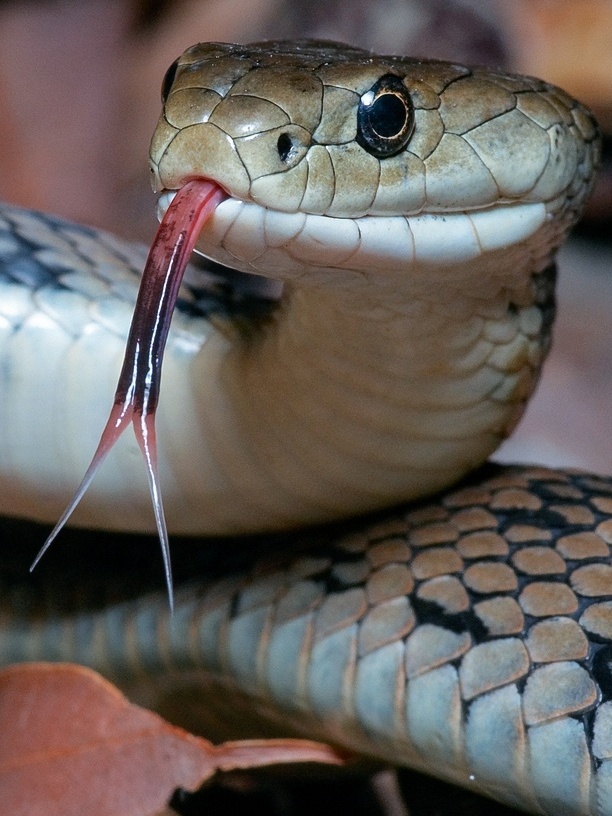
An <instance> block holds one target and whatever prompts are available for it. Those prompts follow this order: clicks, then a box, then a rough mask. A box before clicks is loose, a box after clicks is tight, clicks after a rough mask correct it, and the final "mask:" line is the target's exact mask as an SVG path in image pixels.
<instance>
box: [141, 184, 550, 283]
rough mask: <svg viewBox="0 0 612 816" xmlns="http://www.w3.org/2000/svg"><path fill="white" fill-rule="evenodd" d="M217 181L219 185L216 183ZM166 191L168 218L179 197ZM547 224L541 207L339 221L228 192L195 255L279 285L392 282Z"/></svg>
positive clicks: (162, 200)
mask: <svg viewBox="0 0 612 816" xmlns="http://www.w3.org/2000/svg"><path fill="white" fill-rule="evenodd" d="M213 183H214V182H213ZM176 194H177V191H176V190H162V191H161V194H160V195H159V199H158V204H157V214H158V217H159V218H162V217H163V215H164V213H165V212H166V210H167V208H168V207H169V206H170V203H171V202H172V201H173V199H174V197H175V196H176ZM546 220H547V207H546V204H544V203H541V202H527V203H521V202H518V203H509V204H499V205H496V206H494V207H491V206H489V207H485V208H482V209H474V210H466V211H459V212H456V211H453V212H446V213H440V212H435V213H427V212H424V213H419V214H415V215H365V216H359V217H337V216H326V215H317V214H310V213H304V212H284V211H280V210H273V209H271V208H269V207H265V206H263V205H261V204H258V203H257V202H255V201H249V200H243V199H239V198H234V197H232V196H231V195H227V196H226V197H225V198H224V199H223V200H222V201H221V202H220V203H219V204H218V206H217V207H216V208H215V210H214V212H213V213H212V214H211V216H210V217H209V218H208V220H207V221H206V222H205V224H204V225H203V227H202V230H201V232H200V235H199V237H198V240H197V243H196V246H195V251H196V252H197V253H199V254H201V255H203V256H204V257H206V258H207V259H209V260H211V261H213V262H214V263H215V264H218V265H220V266H221V267H223V268H225V269H229V270H237V271H239V272H246V273H248V274H249V275H257V276H262V277H264V278H268V279H270V278H272V279H275V280H279V281H287V280H300V281H302V282H306V281H309V282H311V283H316V282H319V281H323V282H324V281H326V280H329V278H330V274H335V275H336V276H338V275H342V273H345V275H344V276H345V277H346V276H349V277H350V276H352V277H355V276H357V277H358V278H361V279H363V278H364V277H367V276H369V275H371V274H372V273H373V272H376V276H377V280H378V281H380V280H381V273H382V274H387V275H388V276H390V277H394V278H395V276H396V275H397V274H398V272H399V273H403V272H404V271H405V269H406V267H407V266H410V265H423V266H424V267H428V266H452V265H454V264H457V263H464V262H469V261H471V260H473V259H475V258H477V257H479V256H480V255H482V254H484V253H486V252H491V251H495V250H499V249H506V248H508V247H510V246H512V245H515V244H518V243H520V242H522V241H525V240H527V239H528V238H530V237H531V236H532V235H533V234H534V233H535V232H537V230H539V229H540V227H542V225H543V224H544V223H545V222H546Z"/></svg>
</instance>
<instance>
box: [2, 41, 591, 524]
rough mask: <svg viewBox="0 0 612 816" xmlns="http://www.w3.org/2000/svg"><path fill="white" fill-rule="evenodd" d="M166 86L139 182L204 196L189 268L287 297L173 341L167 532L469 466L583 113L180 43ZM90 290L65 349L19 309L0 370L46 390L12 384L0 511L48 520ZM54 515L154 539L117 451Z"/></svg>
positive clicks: (580, 144)
mask: <svg viewBox="0 0 612 816" xmlns="http://www.w3.org/2000/svg"><path fill="white" fill-rule="evenodd" d="M389 74H393V75H394V76H395V77H396V78H400V79H401V81H402V83H403V85H402V87H404V88H405V89H406V92H407V93H408V94H409V96H410V98H411V105H412V106H413V108H414V111H413V118H414V130H413V131H412V133H411V135H410V138H409V140H408V142H407V144H406V145H405V147H404V148H403V149H401V150H400V151H399V152H398V153H397V154H395V155H392V156H391V157H387V158H383V159H379V158H376V157H374V156H373V155H371V154H370V153H369V152H368V150H366V149H365V148H364V147H362V146H361V143H360V137H359V133H358V119H359V114H358V108H359V103H360V95H364V94H366V92H367V91H368V90H369V89H370V88H371V87H372V85H373V83H374V84H376V82H377V81H379V80H380V78H381V77H384V76H386V75H389ZM170 80H172V77H171V76H170V77H169V81H168V83H167V88H166V92H167V93H166V101H165V104H164V111H163V114H162V117H161V120H160V124H159V125H158V128H157V130H156V132H155V135H154V136H153V141H152V147H151V157H152V159H151V160H152V168H153V174H154V177H155V183H156V186H157V187H158V188H159V189H162V188H166V189H172V188H176V187H177V186H179V185H180V184H181V183H182V181H184V180H185V179H186V178H189V177H193V176H202V175H203V176H209V177H211V178H212V179H213V180H215V181H217V182H218V183H219V184H221V185H222V186H223V187H224V188H225V189H226V190H227V191H228V193H229V194H230V196H231V198H229V199H228V200H226V201H225V202H223V203H222V204H221V205H220V206H219V207H218V208H217V210H216V211H215V214H214V216H213V217H212V218H211V219H210V221H209V222H207V224H206V226H205V228H204V230H203V231H202V234H201V239H200V242H199V245H200V247H201V248H202V251H204V252H205V253H206V254H208V255H209V256H210V257H212V258H213V259H214V260H216V261H219V262H221V263H227V264H229V265H230V266H233V267H237V268H240V269H242V270H244V271H247V272H257V273H264V274H266V275H268V276H270V277H272V278H275V279H276V280H277V281H279V282H282V284H283V285H284V291H283V295H282V298H281V301H280V303H279V304H278V307H277V308H276V309H275V310H274V312H273V314H272V315H271V317H270V319H269V320H268V321H267V322H265V323H263V324H261V325H260V326H259V330H258V331H253V330H251V331H248V332H247V333H241V332H240V330H239V329H235V330H234V331H231V330H230V331H229V332H228V331H226V332H225V333H223V332H219V331H217V330H215V329H214V328H213V327H212V326H211V325H210V324H206V323H204V322H200V323H199V324H198V325H197V326H195V325H193V324H195V323H196V321H195V320H192V321H191V323H192V326H191V327H190V331H188V332H187V334H186V335H185V334H182V336H181V335H177V334H175V335H174V339H173V340H171V342H170V348H169V352H168V355H167V357H166V362H165V369H164V386H163V388H162V397H161V401H160V406H159V411H158V418H157V427H158V437H159V439H160V471H161V480H162V491H163V496H164V505H165V509H166V515H167V520H168V527H169V529H170V531H171V532H175V533H176V532H179V533H181V532H182V533H200V534H201V533H215V534H216V533H221V534H228V533H237V532H245V531H255V530H271V529H280V528H288V527H298V526H300V525H303V524H306V523H312V522H320V521H325V520H329V519H333V518H338V517H345V516H347V515H351V514H354V513H356V512H364V511H367V510H372V509H375V508H378V507H381V506H384V505H391V504H393V503H396V502H398V501H403V500H406V499H411V498H416V497H418V496H422V495H427V494H429V493H432V492H434V491H436V490H439V489H442V488H443V487H445V486H447V485H449V484H451V483H452V482H454V481H456V480H457V479H458V478H460V477H461V476H463V475H464V474H465V473H467V472H468V471H470V470H472V469H473V468H474V467H477V466H478V465H479V464H481V463H482V462H483V461H484V460H485V459H486V457H487V456H488V455H489V454H490V453H491V452H492V451H493V450H494V449H495V448H496V447H497V445H498V444H499V442H500V441H501V440H502V439H503V438H504V437H505V436H506V435H507V434H508V432H509V431H510V430H511V429H512V427H514V425H515V424H516V422H517V420H518V418H519V417H520V415H521V413H522V411H523V408H524V405H525V403H526V400H527V399H528V397H529V395H530V394H531V392H532V391H533V388H534V386H535V383H536V381H537V377H538V373H539V370H540V366H541V363H542V361H543V359H544V356H545V354H546V350H547V348H548V344H549V340H550V324H551V318H552V310H553V294H552V268H553V263H554V253H555V250H556V248H557V246H558V245H559V243H560V242H561V241H562V240H563V238H564V237H565V235H566V233H567V231H568V229H569V228H570V226H571V225H572V224H573V223H574V221H575V220H576V218H577V216H578V214H579V212H580V209H581V207H582V203H583V201H584V198H585V196H586V195H587V193H588V190H589V187H590V183H591V179H592V175H593V170H594V166H595V164H596V160H597V152H598V140H597V132H596V128H595V125H594V122H593V120H592V118H591V117H590V114H588V112H587V111H586V110H585V109H584V108H583V107H582V106H580V105H579V104H578V103H577V102H575V101H574V100H572V99H571V98H570V97H568V96H567V95H566V94H564V93H563V92H562V91H559V90H558V89H555V88H553V87H551V86H549V85H546V84H545V83H543V82H541V81H539V80H535V79H530V78H523V77H510V76H507V75H505V74H496V73H492V72H486V71H483V70H478V71H472V70H470V69H468V68H463V67H460V66H456V65H447V64H444V63H429V62H419V61H414V60H404V59H399V58H386V57H381V58H373V57H371V56H370V55H365V54H364V53H363V52H361V51H358V50H354V49H348V50H346V49H344V48H342V47H336V46H333V45H330V44H327V45H320V44H319V45H316V44H315V45H312V44H311V45H305V44H302V45H301V46H299V47H297V50H296V46H294V45H289V46H288V45H282V44H276V45H275V44H268V45H266V46H253V47H242V46H241V47H238V46H228V45H209V46H196V47H195V48H193V49H189V50H188V51H187V52H186V53H185V54H184V55H183V56H182V57H181V59H180V60H179V63H178V67H177V69H176V72H175V75H174V80H173V81H172V82H171V81H170ZM397 81H399V79H398V80H397ZM279 140H280V141H279ZM279 144H280V145H281V148H282V149H279ZM279 151H280V152H279ZM281 154H282V155H281ZM16 229H17V228H16V227H11V224H10V219H9V227H8V230H9V233H12V234H14V233H15V230H16ZM43 237H44V236H43ZM53 240H54V241H56V242H60V244H61V241H62V233H61V230H60V231H59V234H57V232H56V234H55V235H54V236H53ZM66 249H68V250H71V249H72V248H71V247H70V237H69V236H68V247H66ZM58 251H60V252H61V251H62V249H61V246H58ZM77 253H78V247H77ZM70 254H71V255H72V256H74V255H75V252H74V251H71V252H70ZM47 255H48V253H47ZM106 256H107V263H108V264H110V265H111V267H112V266H113V265H115V264H116V263H117V258H116V255H115V254H114V253H113V250H112V249H108V250H107V251H106ZM50 262H51V263H53V262H54V259H53V258H50ZM55 263H56V266H57V265H58V261H57V258H56V259H55ZM61 263H62V262H61V260H60V261H59V265H60V267H61ZM79 263H80V264H81V265H82V259H81V258H78V257H77V265H78V264H79ZM64 272H65V267H64ZM109 274H110V273H109V272H107V271H106V270H103V272H102V277H103V283H102V286H101V287H98V291H99V292H100V293H102V292H104V291H105V288H106V279H105V277H104V276H106V278H108V276H109ZM111 287H112V290H113V294H117V295H118V296H119V297H118V298H116V299H113V298H108V297H105V299H104V313H103V314H102V315H99V311H100V309H99V306H98V301H96V293H95V291H94V290H92V292H91V293H90V292H89V291H88V290H87V287H86V286H85V287H82V288H81V289H79V294H78V296H73V297H74V299H76V300H78V301H79V303H78V304H77V309H80V310H81V312H80V313H82V312H83V311H87V312H88V313H89V314H90V315H92V317H93V325H91V324H89V323H87V321H85V320H81V321H80V322H79V323H78V325H77V326H76V327H75V331H76V337H75V336H74V334H73V333H70V331H69V332H68V336H66V333H62V332H58V331H57V320H56V321H55V322H51V323H50V324H49V321H48V320H47V319H46V318H45V320H44V321H42V322H43V325H42V326H41V325H40V323H41V321H38V323H37V325H36V327H35V328H36V330H35V331H30V327H31V326H32V324H33V323H35V322H36V320H35V317H34V316H29V317H28V322H27V330H26V331H25V332H21V333H20V335H19V343H17V344H16V343H15V342H14V339H11V340H10V341H9V342H8V343H7V344H6V346H4V347H3V349H2V354H3V355H4V357H5V359H7V360H10V362H9V363H7V369H8V370H9V371H10V370H12V368H11V367H12V366H14V367H17V366H19V367H20V368H21V369H23V368H24V367H26V366H27V368H28V372H31V373H28V379H27V381H26V382H25V385H24V391H26V392H27V389H28V388H29V383H31V382H37V381H45V382H47V383H48V388H47V390H46V391H45V393H47V394H48V395H49V399H48V402H49V410H48V411H46V412H45V414H44V415H43V416H40V412H38V413H37V414H36V416H35V415H34V414H33V412H30V411H28V410H27V408H26V407H24V406H27V403H28V400H27V399H26V398H25V397H24V398H23V399H22V398H21V397H19V399H17V398H15V399H13V396H12V395H13V394H15V393H16V391H15V387H14V385H13V384H12V383H10V385H9V389H8V393H9V395H11V396H10V403H11V407H10V410H11V412H12V414H8V413H7V415H6V417H5V421H3V423H2V426H1V427H2V429H3V433H4V436H3V437H2V438H0V463H1V464H0V467H2V468H3V469H4V472H3V473H2V474H0V478H3V479H4V480H6V481H8V482H10V484H11V488H10V490H8V491H6V492H4V494H3V497H2V500H1V501H0V509H2V510H3V511H5V512H11V513H19V514H25V513H27V514H29V515H31V516H32V517H34V518H39V519H41V520H47V521H51V520H53V519H55V518H57V517H58V515H59V514H60V512H61V510H62V509H63V507H64V506H65V504H66V501H67V499H68V497H69V495H70V492H71V490H72V489H73V488H74V487H76V485H77V484H78V483H79V481H80V479H81V476H82V474H83V473H84V471H85V469H86V467H87V464H88V461H89V457H90V456H91V454H92V452H93V449H94V448H95V445H96V443H97V435H98V434H99V432H100V430H101V428H102V426H103V424H104V414H105V412H106V410H107V406H108V402H107V400H110V399H111V397H110V395H111V394H112V393H113V390H114V385H115V382H116V378H117V373H118V368H119V355H120V353H121V340H122V337H121V335H123V333H124V332H125V330H126V329H125V322H124V321H125V316H124V313H125V311H126V309H125V304H124V303H122V302H121V300H120V297H121V296H122V295H123V296H126V295H127V296H128V297H129V295H130V294H131V292H130V284H129V281H127V282H126V285H125V286H123V288H122V287H121V286H120V285H118V284H112V282H111ZM90 294H93V301H94V303H93V308H92V309H90V308H89V306H88V304H87V299H88V297H89V296H90ZM39 302H40V299H38V300H37V301H36V303H35V307H36V306H38V303H39ZM43 309H44V304H43ZM60 311H61V309H60ZM92 312H93V314H92ZM11 317H12V315H9V323H10V319H11ZM18 319H19V317H18ZM20 325H21V324H20ZM71 328H72V327H71ZM117 328H118V335H119V336H117V334H116V333H115V332H116V330H117ZM109 329H110V331H109ZM9 331H10V330H9ZM24 346H25V348H24ZM102 349H104V355H102V354H101V353H100V352H101V350H102ZM43 352H44V353H43ZM98 354H100V356H98ZM92 355H94V356H92ZM24 361H27V362H24ZM107 395H108V396H107ZM31 402H32V404H33V401H31ZM7 410H8V408H7ZM15 413H18V414H19V415H20V416H19V421H17V422H15V421H14V420H11V416H13V415H14V414H15ZM33 428H34V432H33ZM41 452H42V453H43V454H44V462H45V466H44V468H41V467H40V457H41ZM109 508H110V509H109ZM75 520H76V521H77V522H79V523H81V524H87V525H89V526H95V527H100V528H111V529H113V528H114V529H124V530H147V529H151V526H152V518H151V513H150V508H149V496H148V487H147V483H146V479H145V478H144V473H143V469H142V468H141V466H140V459H139V456H138V455H137V453H136V449H135V444H134V443H133V442H132V440H131V439H129V438H126V439H123V440H121V444H120V446H119V447H118V449H117V450H116V451H114V452H113V453H112V454H111V457H110V459H109V460H108V462H107V464H106V466H105V468H104V469H103V470H102V472H101V474H100V476H99V478H98V479H96V481H95V483H94V484H93V485H92V487H91V489H90V491H89V493H88V495H87V497H86V501H85V502H84V504H83V506H82V508H79V511H77V516H76V519H75Z"/></svg>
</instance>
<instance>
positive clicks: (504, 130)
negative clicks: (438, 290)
mask: <svg viewBox="0 0 612 816" xmlns="http://www.w3.org/2000/svg"><path fill="white" fill-rule="evenodd" d="M597 153H598V137H597V128H596V125H595V122H594V120H593V117H592V116H591V114H590V113H589V112H588V111H587V110H586V109H585V108H584V107H583V106H581V105H580V104H579V103H578V102H576V101H575V100H573V99H572V98H571V97H569V96H568V95H567V94H565V93H564V92H563V91H561V90H559V89H558V88H555V87H553V86H551V85H548V84H546V83H545V82H542V81H540V80H537V79H533V78H531V77H523V76H513V75H508V74H504V73H499V72H494V71H487V70H485V69H469V68H466V67H463V66H460V65H455V64H451V63H444V62H434V61H421V60H415V59H405V58H399V57H377V56H373V55H371V54H370V53H368V52H365V51H361V50H359V49H356V48H352V47H347V46H342V45H337V44H333V43H322V42H301V43H300V42H298V43H259V44H254V45H249V46H239V45H229V44H219V43H213V44H204V45H196V46H194V47H192V48H189V49H188V50H187V51H185V53H184V54H183V55H182V56H181V57H180V58H179V59H178V60H177V61H176V62H175V63H174V64H173V66H171V68H170V69H169V72H168V74H167V76H166V80H165V82H164V88H163V112H162V115H161V118H160V121H159V124H158V126H157V129H156V131H155V134H154V136H153V140H152V144H151V168H152V172H153V176H154V187H155V188H156V189H157V190H158V191H161V190H174V189H177V188H178V187H180V186H181V185H182V184H183V183H184V181H185V180H186V179H189V178H192V177H194V176H204V177H207V178H211V179H213V180H215V181H216V182H218V183H219V184H220V185H222V186H223V187H224V188H225V189H226V191H227V192H228V193H229V194H230V196H231V197H232V198H233V199H236V200H238V201H241V202H248V203H252V204H256V205H259V209H261V208H264V209H265V211H267V212H274V213H288V214H296V213H301V214H306V215H314V216H319V217H323V218H322V219H320V220H321V221H322V222H323V221H329V220H330V219H329V217H333V219H334V221H336V222H337V221H338V220H339V219H348V220H353V222H355V220H357V221H358V222H359V223H360V224H363V223H364V221H363V219H364V217H368V216H378V217H397V216H402V217H403V218H404V217H407V218H408V221H407V223H408V227H409V229H412V220H411V219H415V218H417V220H418V217H422V216H423V215H427V216H431V215H432V214H434V215H437V214H443V215H446V216H448V215H449V214H452V213H468V214H471V213H474V212H482V211H492V210H496V209H498V208H500V207H508V206H510V207H513V206H516V205H525V204H538V205H543V206H544V208H545V210H546V214H550V213H554V214H558V212H559V210H564V211H565V214H566V217H565V218H564V221H565V222H566V223H567V224H569V223H570V222H573V221H574V220H576V217H577V215H578V213H579V212H580V211H581V205H582V201H583V200H584V198H585V197H586V195H587V192H588V190H589V187H590V182H591V178H592V176H593V171H594V168H595V166H596V164H597ZM228 206H229V204H228ZM294 221H295V219H294ZM291 223H292V222H291V221H288V222H287V224H288V225H291ZM405 223H406V221H405ZM319 226H320V227H321V229H319V227H317V229H318V230H319V231H318V233H317V235H318V237H317V238H316V241H318V242H319V243H321V242H322V241H325V240H326V239H325V236H323V235H322V234H319V233H320V232H321V230H324V229H325V227H323V226H321V225H319ZM292 229H293V227H292V226H287V227H286V230H285V231H286V232H287V230H288V234H289V233H291V230H292ZM279 230H280V231H279V232H278V234H277V235H275V236H273V237H272V241H273V242H275V241H276V242H277V243H278V242H279V241H282V237H283V232H282V229H281V228H280V227H279ZM341 231H342V228H341V227H339V225H338V223H335V224H334V225H333V227H331V228H329V230H328V232H329V233H330V234H332V233H333V235H334V236H337V235H339V234H341ZM361 231H362V232H363V230H361ZM366 231H367V230H366ZM417 231H418V226H417ZM447 231H448V228H447ZM476 233H477V235H478V229H476ZM291 234H293V233H291ZM508 242H509V243H511V241H510V240H509V241H508ZM340 249H341V247H340ZM229 252H230V254H235V253H233V251H232V250H231V249H230V250H229ZM337 254H338V253H337V252H336V256H337ZM341 254H342V252H341ZM221 260H223V258H221ZM225 260H226V261H227V259H225ZM247 260H248V259H247ZM251 260H252V259H251ZM336 260H337V258H335V257H334V258H332V261H331V264H332V265H334V264H335V263H336ZM248 262H249V263H250V260H249V261H248ZM245 263H246V261H245V260H244V259H242V258H241V262H240V264H239V265H242V266H245ZM321 265H323V264H321ZM325 265H328V264H325ZM267 266H268V269H270V268H271V264H270V262H268V263H267ZM273 266H274V264H273V263H272V267H273Z"/></svg>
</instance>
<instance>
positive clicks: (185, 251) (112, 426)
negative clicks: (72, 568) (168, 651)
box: [30, 178, 226, 611]
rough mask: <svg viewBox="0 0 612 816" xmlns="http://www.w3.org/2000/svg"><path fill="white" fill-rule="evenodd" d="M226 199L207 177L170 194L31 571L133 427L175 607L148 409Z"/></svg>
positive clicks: (152, 410) (152, 417)
mask: <svg viewBox="0 0 612 816" xmlns="http://www.w3.org/2000/svg"><path fill="white" fill-rule="evenodd" d="M225 197H226V194H225V192H224V191H223V190H222V188H221V187H220V186H219V185H217V184H215V183H214V182H212V181H209V180H207V179H201V178H196V179H192V180H190V181H188V182H186V183H185V185H184V186H183V187H181V189H180V190H179V191H178V192H177V193H176V195H175V196H174V197H173V199H172V202H171V204H170V205H169V207H168V209H167V210H166V213H165V215H164V218H163V220H162V222H161V224H160V225H159V228H158V230H157V234H156V236H155V239H154V241H153V244H152V245H151V250H150V252H149V255H148V258H147V262H146V264H145V268H144V272H143V275H142V279H141V283H140V288H139V291H138V297H137V299H136V306H135V308H134V314H133V317H132V323H131V325H130V331H129V334H128V339H127V343H126V349H125V356H124V359H123V365H122V368H121V373H120V375H119V382H118V383H117V389H116V392H115V400H114V403H113V407H112V408H111V411H110V414H109V417H108V420H107V422H106V425H105V427H104V430H103V431H102V435H101V437H100V441H99V443H98V447H97V449H96V451H95V453H94V455H93V458H92V460H91V462H90V464H89V467H88V468H87V471H86V472H85V476H84V477H83V479H82V481H81V483H80V485H79V486H78V488H77V490H76V492H75V494H74V496H73V497H72V499H71V501H70V502H69V504H68V506H67V507H66V509H65V510H64V512H63V514H62V516H61V517H60V519H59V521H58V522H57V524H56V525H55V527H54V528H53V530H52V531H51V534H50V535H49V537H48V538H47V540H46V541H45V543H44V544H43V546H42V548H41V550H40V552H39V553H38V555H37V556H36V558H35V559H34V561H33V563H32V566H31V567H30V571H32V570H33V569H34V568H35V567H36V565H37V564H38V562H39V561H40V559H41V558H42V557H43V555H44V554H45V553H46V551H47V550H48V549H49V547H50V546H51V544H52V543H53V541H54V540H55V538H56V537H57V535H58V534H59V532H60V531H61V530H62V528H63V527H64V525H65V524H66V523H67V522H68V520H69V519H70V517H71V515H72V514H73V512H74V511H75V510H76V508H77V506H78V504H79V502H80V501H81V499H82V498H83V496H84V495H85V492H86V491H87V489H88V487H89V485H90V484H91V482H92V480H93V478H94V476H95V475H96V473H97V471H98V469H99V468H100V466H101V465H102V463H103V462H104V460H105V459H106V457H107V455H108V454H109V453H110V451H111V449H112V448H113V447H114V446H115V443H116V442H117V441H118V439H119V437H120V436H121V435H122V433H123V431H124V430H125V429H126V427H127V426H128V425H129V424H130V422H131V424H132V427H133V428H134V434H135V436H136V441H137V442H138V446H139V448H140V450H141V453H142V455H143V458H144V460H145V464H146V469H147V479H148V482H149V493H150V496H151V502H152V504H153V512H154V515H155V523H156V527H157V533H158V536H159V541H160V544H161V549H162V557H163V561H164V573H165V578H166V585H167V588H168V600H169V604H170V610H171V611H172V609H173V607H174V592H173V586H172V570H171V564H170V545H169V540H168V530H167V526H166V519H165V516H164V508H163V502H162V492H161V483H160V479H159V470H158V461H157V437H156V433H155V412H156V409H157V401H158V396H159V388H160V380H161V369H162V362H163V356H164V349H165V346H166V340H167V338H168V331H169V329H170V321H171V319H172V313H173V311H174V306H175V304H176V299H177V297H178V293H179V289H180V286H181V282H182V279H183V274H184V272H185V267H186V266H187V263H188V261H189V258H190V256H191V253H192V251H193V247H194V246H195V243H196V241H197V239H198V235H199V233H200V229H201V227H202V225H203V224H204V222H205V221H206V219H207V218H209V217H210V215H211V214H212V213H213V212H214V210H215V208H216V207H217V206H218V204H219V203H220V202H221V201H222V200H223V199H224V198H225Z"/></svg>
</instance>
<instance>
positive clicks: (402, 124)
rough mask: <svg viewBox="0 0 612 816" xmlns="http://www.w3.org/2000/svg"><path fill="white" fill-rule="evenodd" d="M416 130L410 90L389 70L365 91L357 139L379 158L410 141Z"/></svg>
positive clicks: (358, 119)
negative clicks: (389, 72) (388, 72)
mask: <svg viewBox="0 0 612 816" xmlns="http://www.w3.org/2000/svg"><path fill="white" fill-rule="evenodd" d="M413 130H414V108H413V105H412V101H411V99H410V94H409V93H408V91H407V90H406V86H405V85H404V83H403V82H402V80H401V79H400V78H399V77H398V76H395V74H386V75H385V76H383V77H381V78H380V79H379V80H378V82H376V83H375V84H374V85H372V87H371V88H370V90H369V91H366V92H365V93H364V94H363V96H362V97H361V99H360V101H359V109H358V111H357V142H358V144H360V145H361V147H363V149H364V150H367V151H368V153H371V154H372V155H373V156H376V157H377V158H378V159H386V158H387V157H388V156H394V155H395V154H396V153H399V151H400V150H401V149H402V148H403V147H405V146H406V145H407V144H408V141H409V139H410V137H411V136H412V132H413Z"/></svg>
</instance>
